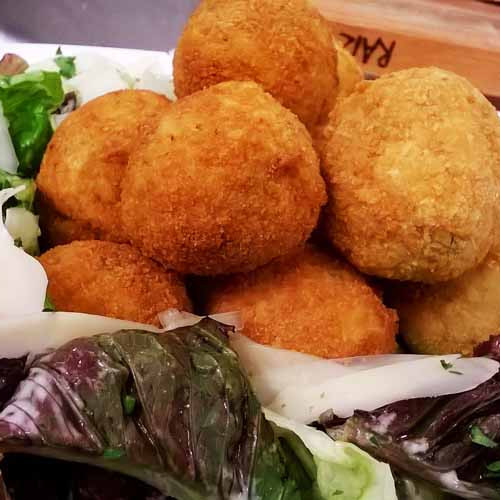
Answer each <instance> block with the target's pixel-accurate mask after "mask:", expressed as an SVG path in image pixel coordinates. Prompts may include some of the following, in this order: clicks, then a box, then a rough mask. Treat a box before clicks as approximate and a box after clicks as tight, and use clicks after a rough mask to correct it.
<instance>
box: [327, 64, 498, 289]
mask: <svg viewBox="0 0 500 500" xmlns="http://www.w3.org/2000/svg"><path fill="white" fill-rule="evenodd" d="M327 135H328V142H327V145H326V147H325V150H324V152H323V155H322V156H323V161H322V168H323V174H324V176H325V179H326V181H327V186H328V191H329V204H328V208H327V210H326V217H325V219H326V223H327V230H328V234H329V237H330V239H331V241H332V242H333V244H334V245H335V246H336V247H337V248H339V249H340V250H341V251H342V252H343V254H344V255H345V256H346V257H347V258H348V259H349V260H350V261H351V263H352V264H353V265H354V266H356V267H357V268H358V269H360V270H361V271H362V272H365V273H367V274H373V275H376V276H380V277H385V278H392V279H400V280H411V281H422V282H427V283H434V282H439V281H445V280H449V279H453V278H456V277H458V276H460V275H461V274H462V273H464V272H465V271H467V270H468V269H472V268H473V267H475V266H476V265H478V264H479V263H480V262H481V261H482V260H483V259H484V257H485V256H486V254H487V253H488V251H489V250H490V248H491V246H492V244H493V243H494V241H495V238H496V236H495V231H494V226H495V225H496V219H497V218H498V211H499V179H500V175H499V174H500V172H499V170H500V120H498V116H497V114H496V112H495V109H494V108H493V106H492V105H491V104H490V103H489V102H488V101H487V100H486V99H485V97H484V96H483V95H482V94H481V93H480V92H479V91H478V90H476V89H475V88H474V87H473V86H472V85H471V84H470V83H469V82H468V81H467V80H465V79H464V78H461V77H459V76H457V75H455V74H453V73H450V72H448V71H444V70H441V69H437V68H417V69H409V70H404V71H399V72H396V73H392V74H389V75H386V76H384V77H382V78H380V79H378V80H375V81H370V82H368V81H365V82H361V83H358V84H357V86H356V88H355V90H354V92H353V93H352V94H351V95H350V96H348V97H347V98H345V99H341V100H340V101H339V102H338V103H337V105H336V107H335V109H334V110H333V112H332V114H331V121H330V124H329V126H328V130H327Z"/></svg>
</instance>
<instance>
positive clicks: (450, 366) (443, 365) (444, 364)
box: [440, 359, 453, 370]
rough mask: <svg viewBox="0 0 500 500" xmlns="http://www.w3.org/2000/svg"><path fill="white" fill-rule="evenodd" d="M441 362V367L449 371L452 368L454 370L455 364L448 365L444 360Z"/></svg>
mask: <svg viewBox="0 0 500 500" xmlns="http://www.w3.org/2000/svg"><path fill="white" fill-rule="evenodd" d="M440 362H441V366H442V367H443V368H444V369H445V370H449V369H450V368H453V363H447V362H446V361H445V360H444V359H441V360H440Z"/></svg>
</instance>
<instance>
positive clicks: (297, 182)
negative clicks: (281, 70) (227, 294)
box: [121, 82, 326, 275]
mask: <svg viewBox="0 0 500 500" xmlns="http://www.w3.org/2000/svg"><path fill="white" fill-rule="evenodd" d="M325 201H326V194H325V185H324V181H323V179H322V178H321V175H320V171H319V160H318V157H317V155H316V153H315V151H314V149H313V147H312V143H311V138H310V136H309V134H308V132H307V130H306V128H305V127H304V125H303V124H302V123H300V121H299V120H298V119H297V117H296V116H295V115H294V114H293V113H291V112H290V111H288V110H287V109H285V108H284V107H282V106H281V105H280V104H279V103H278V102H277V101H276V100H275V99H273V98H272V97H271V96H270V95H269V94H267V93H265V92H264V91H263V90H262V88H261V87H260V86H259V85H257V84H255V83H253V82H224V83H220V84H218V85H215V86H212V87H210V88H208V89H206V90H203V91H200V92H198V93H195V94H193V95H191V96H188V97H186V98H184V99H181V100H179V101H177V102H175V103H173V104H172V105H171V106H170V108H169V109H168V111H167V112H166V113H165V114H164V115H163V117H162V119H161V121H160V123H159V126H158V129H157V130H156V132H155V133H154V134H153V135H152V136H151V137H150V139H149V141H148V142H145V143H144V144H143V145H142V146H141V147H140V148H138V149H137V150H136V152H135V153H134V154H133V155H132V156H131V158H130V161H129V164H128V168H127V171H126V174H125V177H124V180H123V183H122V203H121V207H122V220H123V223H124V228H125V230H126V235H127V236H128V237H129V239H130V241H131V242H132V244H134V245H135V246H136V247H137V248H139V249H140V250H141V251H142V252H143V253H144V254H145V255H148V256H150V257H151V258H154V259H156V260H158V261H160V262H161V263H163V264H164V265H165V266H166V267H167V268H169V269H174V270H176V271H178V272H180V273H182V274H198V275H215V274H227V273H233V272H240V271H249V270H252V269H255V268H256V267H258V266H261V265H263V264H266V263H268V262H269V261H270V260H272V259H274V258H276V257H279V256H281V255H285V254H287V253H288V252H290V251H291V250H292V249H294V248H296V247H299V246H302V245H303V244H304V242H305V241H306V240H307V238H308V237H309V235H310V233H311V231H312V230H313V228H314V226H315V225H316V222H317V219H318V215H319V212H320V207H321V206H322V205H323V204H324V203H325Z"/></svg>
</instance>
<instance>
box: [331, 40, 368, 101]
mask: <svg viewBox="0 0 500 500" xmlns="http://www.w3.org/2000/svg"><path fill="white" fill-rule="evenodd" d="M333 44H334V46H335V49H336V51H337V78H338V88H337V98H342V97H347V96H348V95H349V94H351V93H352V92H353V91H354V87H356V85H357V84H358V83H359V82H361V81H362V80H363V78H364V74H363V70H362V69H361V66H360V65H359V64H358V62H357V61H356V59H355V58H354V57H353V56H352V55H351V53H350V52H349V51H348V50H347V49H345V48H344V46H343V45H342V43H340V42H339V41H338V40H336V39H334V41H333Z"/></svg>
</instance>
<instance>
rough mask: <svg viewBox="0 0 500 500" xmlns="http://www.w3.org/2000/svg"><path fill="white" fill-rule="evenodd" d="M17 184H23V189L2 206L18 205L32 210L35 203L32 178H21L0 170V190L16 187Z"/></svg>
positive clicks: (34, 188) (34, 187)
mask: <svg viewBox="0 0 500 500" xmlns="http://www.w3.org/2000/svg"><path fill="white" fill-rule="evenodd" d="M19 186H24V189H23V190H22V191H20V192H19V193H17V194H16V195H15V196H14V197H13V198H11V201H9V202H7V203H6V204H5V205H4V207H5V208H7V207H9V206H20V207H23V208H25V209H26V210H30V211H32V210H33V206H34V204H35V192H36V185H35V181H34V180H33V179H23V178H22V177H19V176H17V175H12V174H9V173H7V172H5V171H4V170H0V191H2V190H3V189H9V188H17V187H19ZM12 200H13V201H12Z"/></svg>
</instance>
